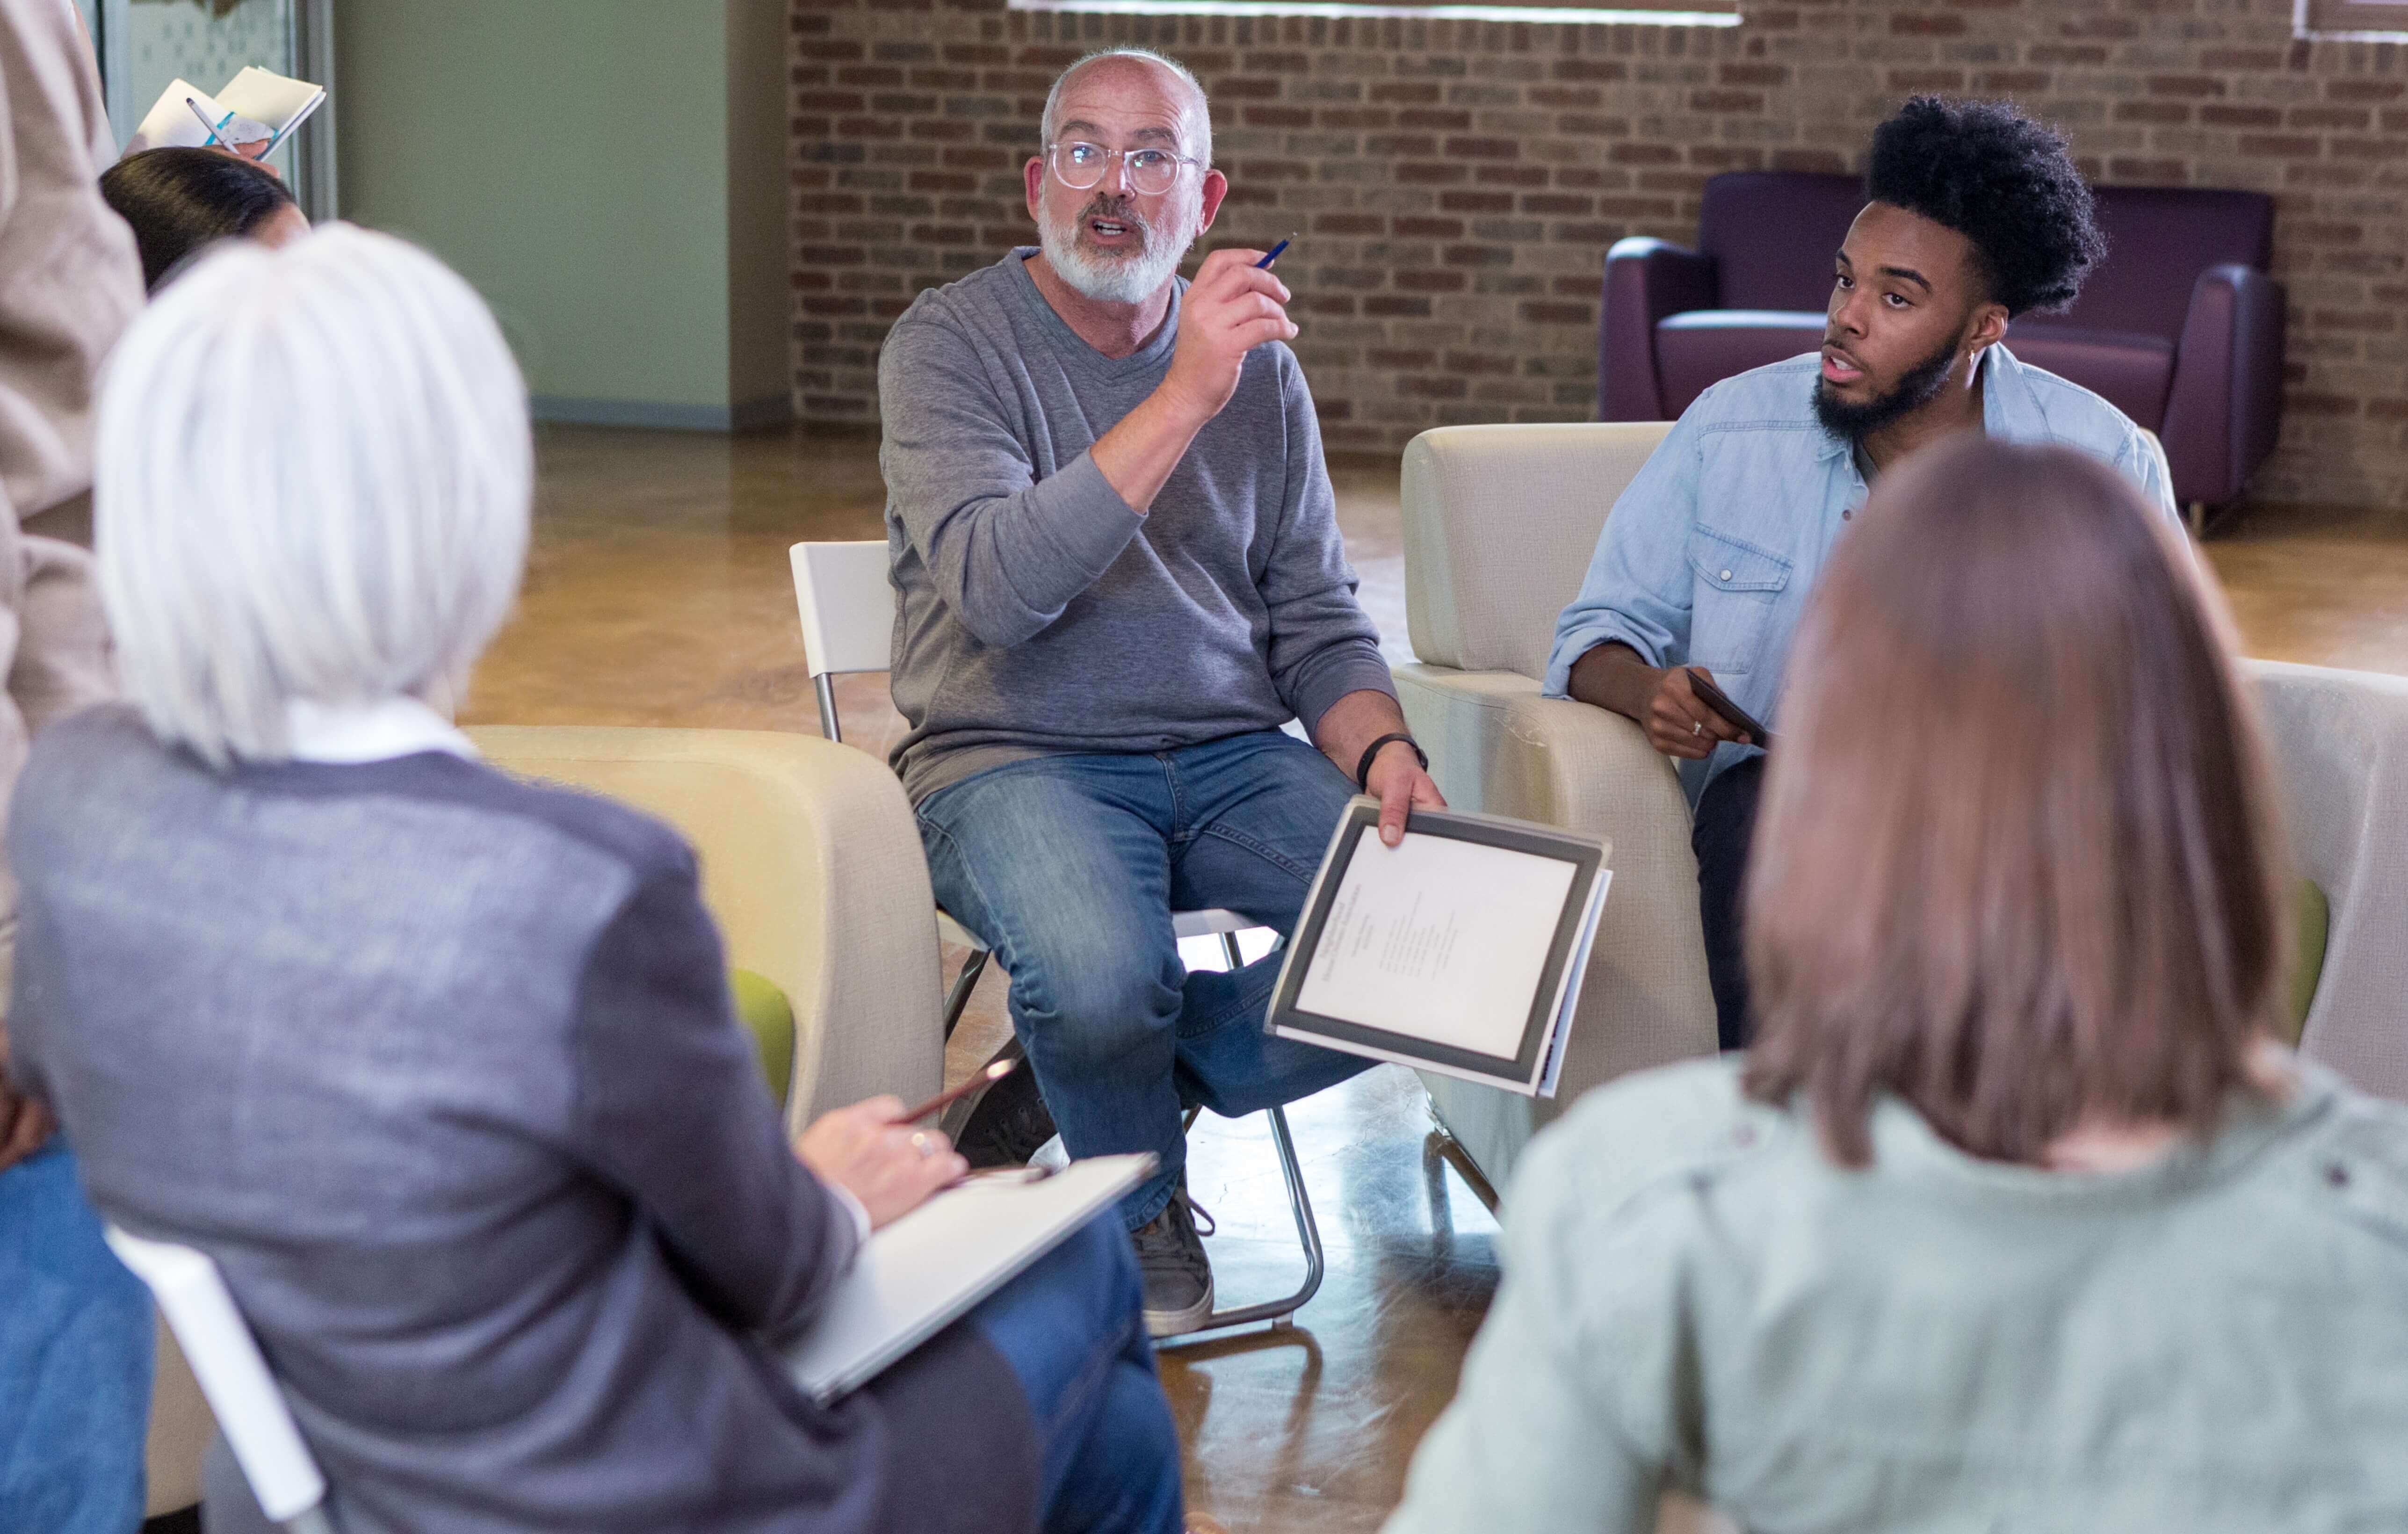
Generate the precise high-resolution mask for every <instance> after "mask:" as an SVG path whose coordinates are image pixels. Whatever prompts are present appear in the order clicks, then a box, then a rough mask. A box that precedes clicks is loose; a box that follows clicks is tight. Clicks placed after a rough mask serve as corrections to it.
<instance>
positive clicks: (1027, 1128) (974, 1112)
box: [938, 1039, 1054, 1167]
mask: <svg viewBox="0 0 2408 1534" xmlns="http://www.w3.org/2000/svg"><path fill="white" fill-rule="evenodd" d="M996 1060H1024V1061H1025V1054H1024V1052H1023V1051H1022V1050H1021V1047H1020V1040H1019V1039H1012V1040H1011V1042H1010V1043H1008V1044H1006V1045H1004V1046H1003V1048H1001V1049H999V1050H997V1051H996V1052H995V1059H993V1060H989V1061H988V1062H987V1064H989V1065H993V1064H995V1061H996ZM938 1127H939V1128H940V1129H942V1130H943V1131H944V1132H945V1133H946V1135H947V1136H949V1137H950V1138H951V1139H952V1140H953V1149H955V1150H957V1151H959V1152H961V1154H962V1159H964V1160H966V1161H968V1163H969V1164H970V1165H971V1166H972V1167H1025V1166H1026V1165H1027V1164H1028V1160H1029V1158H1030V1157H1031V1156H1034V1155H1035V1154H1037V1153H1038V1151H1039V1150H1040V1149H1041V1148H1042V1147H1043V1146H1044V1144H1045V1142H1046V1141H1047V1140H1052V1139H1053V1138H1054V1115H1053V1114H1052V1113H1050V1112H1048V1111H1046V1108H1045V1097H1044V1094H1043V1093H1041V1092H1039V1090H1038V1087H1037V1068H1036V1067H1034V1066H1031V1065H1027V1064H1025V1063H1024V1064H1023V1065H1022V1066H1021V1068H1019V1069H1018V1070H1015V1071H1013V1072H1012V1073H1011V1075H1009V1076H1006V1077H1005V1078H1004V1079H1003V1080H1001V1081H999V1082H992V1083H990V1084H989V1085H988V1087H987V1089H986V1090H985V1091H983V1092H977V1093H973V1094H971V1095H970V1096H969V1097H965V1098H963V1099H962V1100H961V1101H960V1102H957V1103H955V1104H954V1105H953V1108H952V1109H951V1110H950V1111H947V1112H946V1114H945V1116H944V1118H943V1120H942V1121H941V1122H940V1123H939V1125H938Z"/></svg>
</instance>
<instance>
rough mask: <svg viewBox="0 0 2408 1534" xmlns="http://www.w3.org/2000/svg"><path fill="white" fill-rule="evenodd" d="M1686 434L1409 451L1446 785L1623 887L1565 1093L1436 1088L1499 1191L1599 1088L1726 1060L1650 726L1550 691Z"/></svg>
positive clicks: (1614, 900)
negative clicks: (1686, 1064) (1632, 510)
mask: <svg viewBox="0 0 2408 1534" xmlns="http://www.w3.org/2000/svg"><path fill="white" fill-rule="evenodd" d="M1670 429H1671V426H1670V423H1668V422H1644V423H1639V422H1632V423H1601V424H1583V425H1517V426H1447V427H1441V428H1440V429H1438V430H1436V431H1428V432H1424V433H1423V434H1422V435H1421V436H1419V437H1415V438H1413V440H1412V443H1411V445H1409V446H1408V447H1407V448H1406V449H1405V467H1404V538H1405V592H1406V605H1407V606H1406V616H1407V620H1408V624H1409V625H1410V628H1411V631H1412V646H1413V654H1414V657H1415V664H1413V665H1411V666H1405V667H1398V670H1397V692H1398V696H1399V698H1400V699H1401V700H1402V701H1403V703H1404V709H1405V717H1406V718H1407V719H1408V720H1409V721H1410V722H1411V723H1412V728H1413V733H1414V734H1415V735H1416V736H1417V737H1418V738H1420V740H1421V742H1422V746H1423V749H1424V750H1426V751H1427V752H1428V753H1429V756H1430V774H1431V776H1432V777H1433V778H1435V779H1436V780H1437V781H1438V785H1439V788H1440V790H1441V792H1443V793H1444V794H1445V795H1446V796H1447V799H1448V802H1449V803H1451V804H1453V805H1454V806H1455V808H1457V809H1460V810H1479V811H1483V812H1485V813H1489V814H1498V815H1513V816H1518V817H1520V818H1522V819H1525V820H1534V821H1541V822H1544V823H1546V824H1552V825H1561V826H1565V827H1568V828H1570V829H1573V830H1579V831H1585V832H1591V833H1595V834H1598V835H1600V836H1603V837H1606V838H1608V839H1611V840H1612V842H1613V853H1612V859H1611V861H1612V865H1613V887H1612V889H1611V890H1610V891H1609V892H1608V894H1607V896H1606V901H1605V914H1604V916H1603V918H1602V920H1601V921H1600V922H1599V924H1598V934H1597V943H1596V946H1595V948H1594V950H1593V951H1592V953H1591V954H1590V958H1589V968H1588V974H1587V976H1586V978H1585V979H1584V981H1583V982H1582V986H1581V1001H1580V1011H1579V1012H1578V1013H1577V1015H1576V1016H1575V1018H1574V1020H1573V1024H1572V1030H1571V1034H1570V1039H1569V1041H1568V1043H1567V1045H1566V1049H1567V1051H1568V1053H1567V1054H1566V1055H1565V1058H1564V1069H1563V1079H1562V1084H1561V1087H1560V1090H1559V1092H1558V1095H1557V1096H1556V1097H1554V1098H1553V1099H1548V1098H1537V1099H1533V1098H1528V1097H1520V1096H1518V1095H1516V1094H1513V1093H1509V1092H1502V1091H1499V1090H1498V1089H1496V1088H1494V1087H1487V1086H1480V1085H1475V1084H1473V1083H1471V1082H1459V1081H1456V1080H1455V1079H1453V1078H1451V1077H1441V1076H1428V1077H1426V1078H1425V1080H1426V1082H1427V1083H1428V1085H1429V1089H1430V1097H1431V1099H1432V1100H1433V1101H1434V1102H1435V1103H1436V1105H1437V1107H1438V1112H1439V1117H1440V1119H1441V1121H1442V1122H1443V1123H1444V1124H1445V1125H1446V1126H1447V1128H1448V1130H1449V1131H1450V1132H1451V1133H1452V1134H1454V1136H1455V1139H1456V1140H1457V1141H1458V1142H1460V1143H1461V1144H1462V1146H1463V1148H1464V1149H1465V1151H1466V1152H1467V1153H1469V1155H1470V1156H1471V1159H1472V1160H1473V1162H1474V1163H1475V1164H1477V1165H1478V1166H1479V1168H1480V1169H1481V1171H1482V1172H1483V1173H1484V1175H1485V1176H1486V1177H1487V1179H1488V1181H1489V1182H1490V1183H1491V1184H1492V1185H1494V1186H1496V1187H1498V1188H1499V1189H1502V1188H1503V1187H1505V1186H1506V1184H1507V1182H1508V1180H1509V1179H1510V1177H1511V1176H1512V1168H1513V1163H1514V1161H1515V1160H1516V1158H1517V1157H1518V1156H1519V1155H1520V1154H1521V1150H1522V1147H1523V1145H1524V1144H1525V1143H1527V1141H1528V1140H1529V1138H1530V1136H1531V1135H1532V1134H1533V1133H1534V1132H1535V1131H1536V1130H1537V1129H1538V1127H1539V1126H1540V1125H1542V1124H1544V1123H1545V1122H1546V1121H1547V1120H1549V1119H1551V1118H1553V1117H1554V1116H1555V1113H1556V1112H1558V1111H1561V1109H1563V1108H1564V1107H1567V1106H1569V1105H1570V1103H1571V1101H1572V1100H1573V1099H1574V1098H1576V1097H1579V1096H1580V1095H1581V1094H1582V1093H1583V1092H1584V1091H1586V1090H1587V1089H1588V1088H1590V1087H1592V1086H1595V1085H1597V1084H1598V1083H1599V1082H1605V1081H1609V1080H1611V1079H1613V1077H1616V1076H1620V1075H1622V1074H1624V1073H1625V1072H1627V1071H1632V1070H1638V1069H1641V1068H1645V1067H1648V1066H1656V1065H1663V1064H1666V1063H1668V1062H1670V1061H1673V1060H1678V1059H1683V1058H1685V1057H1687V1056H1689V1055H1693V1054H1713V1051H1714V1005H1713V993H1712V992H1711V991H1710V990H1709V989H1708V987H1707V983H1706V960H1705V945H1704V939H1703V936H1702V934H1701V933H1700V930H1699V925H1698V865H1697V859H1696V858H1695V857H1694V856H1693V855H1692V854H1691V853H1690V851H1689V807H1688V801H1687V800H1686V799H1685V798H1684V797H1683V796H1682V793H1681V784H1680V780H1679V779H1678V778H1676V777H1675V776H1674V775H1673V771H1672V767H1671V765H1670V763H1669V762H1668V761H1667V760H1666V759H1665V758H1664V757H1662V756H1659V755H1657V754H1656V752H1655V751H1654V750H1653V749H1652V748H1651V747H1649V745H1648V744H1647V739H1646V737H1645V735H1644V734H1642V733H1641V730H1640V728H1639V726H1638V725H1636V724H1632V723H1631V722H1630V721H1628V720H1627V719H1623V718H1620V717H1618V716H1616V715H1613V714H1609V713H1607V712H1605V711H1604V710H1599V709H1593V708H1590V707H1588V706H1587V705H1585V704H1581V703H1571V702H1568V701H1565V700H1563V699H1559V698H1544V697H1541V696H1540V695H1539V683H1540V680H1541V678H1542V677H1543V676H1544V675H1545V674H1546V668H1547V654H1548V651H1549V649H1550V648H1551V647H1552V645H1553V643H1554V639H1555V615H1556V614H1557V613H1559V612H1561V611H1562V610H1563V609H1564V606H1565V604H1566V603H1568V602H1570V600H1571V599H1572V597H1573V596H1574V595H1576V594H1577V593H1578V592H1579V590H1580V583H1581V577H1582V576H1583V574H1584V572H1585V571H1586V570H1587V568H1588V564H1589V556H1590V554H1591V553H1592V552H1595V550H1596V548H1597V539H1598V533H1599V532H1600V531H1601V530H1602V529H1603V528H1604V526H1605V517H1606V512H1607V511H1608V510H1609V509H1611V508H1612V507H1613V502H1614V499H1615V497H1617V496H1618V495H1621V494H1622V490H1623V487H1624V486H1626V485H1627V484H1628V483H1629V482H1630V480H1631V477H1632V476H1633V475H1635V474H1637V473H1638V472H1639V466H1640V465H1641V464H1643V463H1645V462H1646V461H1647V455H1648V454H1649V453H1651V452H1654V451H1655V450H1656V444H1657V443H1658V442H1660V441H1662V440H1663V438H1664V434H1665V433H1666V432H1668V431H1670Z"/></svg>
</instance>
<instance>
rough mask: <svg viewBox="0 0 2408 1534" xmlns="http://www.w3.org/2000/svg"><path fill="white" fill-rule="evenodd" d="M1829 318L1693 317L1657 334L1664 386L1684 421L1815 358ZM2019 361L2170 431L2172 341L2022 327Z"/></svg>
mask: <svg viewBox="0 0 2408 1534" xmlns="http://www.w3.org/2000/svg"><path fill="white" fill-rule="evenodd" d="M1822 344H1823V316H1821V315H1820V314H1814V313H1810V312H1808V311H1806V310H1803V309H1742V308H1715V309H1692V310H1690V311H1689V312H1688V313H1685V314H1674V315H1669V316H1667V317H1666V318H1665V319H1664V320H1662V321H1661V322H1659V323H1657V324H1656V384H1657V386H1658V387H1659V388H1661V389H1662V390H1663V393H1664V409H1666V410H1668V411H1670V413H1671V414H1672V415H1674V416H1678V415H1679V414H1680V413H1681V412H1682V411H1683V410H1685V409H1688V408H1689V407H1690V406H1691V405H1692V404H1694V403H1696V401H1697V397H1698V396H1699V394H1704V393H1705V392H1706V391H1707V389H1709V388H1711V387H1712V386H1713V385H1714V384H1716V383H1719V382H1721V381H1722V380H1724V379H1727V378H1729V377H1731V376H1732V375H1734V374H1738V373H1744V372H1746V371H1747V370H1748V369H1749V368H1751V367H1762V366H1765V365H1766V364H1768V363H1776V362H1783V361H1785V360H1787V359H1788V358H1791V357H1795V356H1799V355H1801V354H1803V353H1805V352H1808V351H1814V350H1815V349H1816V348H1818V347H1820V346H1821V345H1822ZM2007 345H2008V346H2009V347H2010V348H2011V349H2012V350H2013V351H2014V354H2015V355H2016V356H2017V357H2020V358H2022V359H2023V360H2024V361H2025V362H2028V363H2030V364H2031V365H2032V366H2035V367H2044V368H2046V369H2048V370H2049V371H2050V372H2052V373H2055V374H2056V375H2057V376H2058V377H2059V378H2063V379H2071V380H2072V381H2074V382H2075V383H2078V384H2080V385H2082V386H2083V387H2084V388H2085V389H2090V390H2095V391H2096V392H2097V393H2098V394H2100V395H2102V396H2103V397H2104V398H2105V399H2106V401H2107V403H2109V404H2110V405H2113V406H2114V407H2115V408H2116V409H2119V410H2121V411H2123V412H2124V413H2125V414H2126V415H2128V416H2130V417H2131V418H2132V420H2133V421H2134V422H2135V423H2138V424H2140V425H2141V426H2143V427H2145V428H2146V429H2148V430H2150V431H2157V429H2159V428H2160V427H2161V426H2163V425H2164V424H2165V419H2166V395H2167V393H2168V391H2170V390H2171V388H2172V387H2173V379H2174V349H2173V344H2172V343H2171V342H2170V341H2164V340H2160V339H2158V338H2157V337H2155V336H2150V335H2144V334H2143V333H2141V332H2138V331H2120V330H2087V329H2084V328H2082V327H2080V326H2077V325H2065V324H2052V323H2040V322H2033V321H2028V320H2019V321H2017V322H2016V323H2015V324H2014V327H2013V328H2012V329H2011V330H2010V331H2009V332H2008V333H2007Z"/></svg>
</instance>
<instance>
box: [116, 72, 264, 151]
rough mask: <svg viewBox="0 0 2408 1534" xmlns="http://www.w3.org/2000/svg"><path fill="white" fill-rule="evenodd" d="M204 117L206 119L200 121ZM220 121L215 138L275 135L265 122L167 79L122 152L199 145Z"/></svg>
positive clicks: (241, 140) (230, 139)
mask: <svg viewBox="0 0 2408 1534" xmlns="http://www.w3.org/2000/svg"><path fill="white" fill-rule="evenodd" d="M204 119H206V120H207V121H206V122H205V121H203V120H204ZM219 124H222V125H223V127H224V133H223V134H222V135H221V136H220V137H219V142H221V143H223V142H233V143H238V144H249V143H255V142H257V141H258V140H260V139H262V138H269V137H273V136H275V130H274V129H272V128H270V127H269V126H268V125H267V124H265V122H258V121H256V120H254V119H251V118H247V117H244V116H243V115H241V114H240V113H239V112H237V111H236V110H235V109H234V108H231V107H228V106H227V105H225V104H224V103H223V102H221V101H220V100H218V98H217V97H215V96H213V95H211V94H209V93H208V92H207V91H204V90H202V89H201V88H200V87H198V86H196V85H194V84H193V82H192V81H190V80H186V79H178V80H175V81H173V82H171V83H170V84H169V85H168V87H167V89H165V91H162V92H161V93H159V99H158V100H157V101H156V102H154V103H152V105H151V108H150V115H149V116H147V117H145V118H144V119H143V120H142V125H141V126H140V127H138V128H136V129H135V130H134V136H133V137H132V138H129V139H127V140H126V143H125V152H126V153H128V154H140V153H141V152H142V151H145V150H163V149H170V148H177V149H199V148H200V147H201V146H202V145H204V144H207V143H208V142H209V129H210V128H211V127H212V126H215V125H219Z"/></svg>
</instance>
